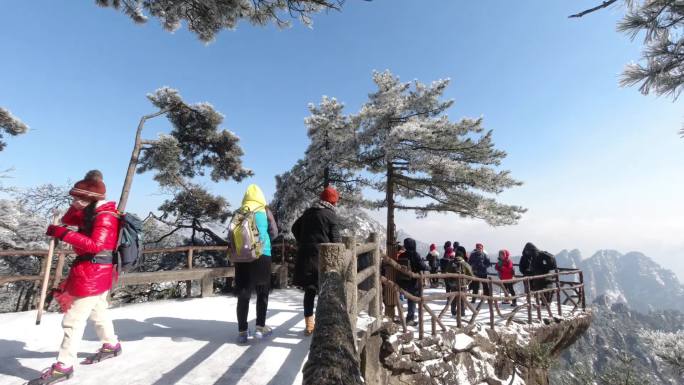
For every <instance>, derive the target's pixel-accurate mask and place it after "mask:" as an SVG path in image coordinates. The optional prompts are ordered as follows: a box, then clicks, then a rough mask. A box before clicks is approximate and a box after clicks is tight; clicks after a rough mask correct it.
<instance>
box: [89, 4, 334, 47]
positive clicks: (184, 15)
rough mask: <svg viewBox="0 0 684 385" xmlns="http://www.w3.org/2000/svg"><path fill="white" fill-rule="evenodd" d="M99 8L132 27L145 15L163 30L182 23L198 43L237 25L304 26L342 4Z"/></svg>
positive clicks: (150, 5) (177, 5) (134, 5)
mask: <svg viewBox="0 0 684 385" xmlns="http://www.w3.org/2000/svg"><path fill="white" fill-rule="evenodd" d="M95 2H96V3H97V4H98V5H100V6H102V7H113V8H116V9H119V10H121V11H122V12H123V13H124V14H126V15H127V16H129V17H130V18H131V19H132V20H133V21H134V22H136V23H145V22H146V21H147V19H148V16H147V15H150V16H152V17H154V18H157V19H159V21H161V23H162V25H163V26H164V29H166V30H168V31H175V30H177V29H178V28H179V27H180V26H181V23H182V22H185V23H187V25H188V29H189V30H190V31H192V32H194V33H195V34H196V35H197V36H198V37H199V38H200V39H201V40H202V41H205V42H208V41H211V40H213V39H214V37H215V36H216V34H217V33H218V32H219V31H221V30H222V29H229V30H232V29H235V28H237V25H238V23H239V22H240V21H247V22H249V23H251V24H253V25H258V26H264V25H268V24H271V23H273V24H276V25H277V26H279V27H281V28H284V27H287V26H289V25H290V22H289V21H288V20H287V19H286V18H288V17H292V18H298V19H299V20H301V22H302V23H304V24H305V25H307V26H310V25H311V24H312V20H311V17H312V16H313V15H314V14H315V13H317V12H320V11H323V10H331V9H334V10H339V9H340V7H341V5H342V3H343V0H96V1H95Z"/></svg>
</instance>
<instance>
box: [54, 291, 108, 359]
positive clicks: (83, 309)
mask: <svg viewBox="0 0 684 385" xmlns="http://www.w3.org/2000/svg"><path fill="white" fill-rule="evenodd" d="M107 294H109V291H105V292H104V293H102V294H98V295H93V296H89V297H78V298H77V299H76V300H74V303H73V304H72V305H71V308H70V309H69V310H68V311H67V313H66V314H65V315H64V319H63V320H62V328H63V329H64V339H62V346H61V347H60V349H59V355H58V356H57V361H59V362H61V363H63V364H64V366H66V367H69V366H73V365H74V363H75V362H76V354H77V353H78V346H79V345H80V344H81V339H83V332H84V330H85V326H86V322H87V321H88V318H90V319H91V320H92V321H93V322H94V323H95V332H96V333H97V336H98V338H99V339H100V341H101V342H102V343H107V344H112V345H116V344H117V343H118V338H117V337H116V334H114V325H113V324H112V320H111V318H109V312H108V311H107V307H108V306H109V304H108V303H107Z"/></svg>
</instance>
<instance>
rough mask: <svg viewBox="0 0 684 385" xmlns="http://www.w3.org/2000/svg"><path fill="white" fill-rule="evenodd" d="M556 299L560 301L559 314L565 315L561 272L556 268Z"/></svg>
mask: <svg viewBox="0 0 684 385" xmlns="http://www.w3.org/2000/svg"><path fill="white" fill-rule="evenodd" d="M556 301H558V305H557V307H558V316H559V317H562V316H563V309H562V308H561V286H560V274H559V272H558V269H557V268H556Z"/></svg>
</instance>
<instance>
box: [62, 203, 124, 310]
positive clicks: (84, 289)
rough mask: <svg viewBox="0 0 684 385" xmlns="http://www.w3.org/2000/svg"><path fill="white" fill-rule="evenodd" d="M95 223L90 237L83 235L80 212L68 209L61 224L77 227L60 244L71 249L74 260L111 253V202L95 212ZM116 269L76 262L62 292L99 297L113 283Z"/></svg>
mask: <svg viewBox="0 0 684 385" xmlns="http://www.w3.org/2000/svg"><path fill="white" fill-rule="evenodd" d="M95 215H96V216H95V220H94V222H93V226H92V231H91V233H90V235H88V234H85V230H84V229H83V226H84V219H85V218H84V211H83V210H77V209H74V208H73V207H71V208H69V211H67V213H66V214H64V217H63V218H62V223H64V224H65V225H69V226H78V232H76V231H72V232H69V233H67V234H66V235H65V236H64V239H63V241H64V242H66V243H68V244H70V245H72V246H73V247H74V251H75V252H76V254H77V255H78V256H87V255H95V254H97V253H100V252H103V251H113V250H114V249H115V248H116V245H117V241H118V237H119V216H118V214H117V211H116V204H115V203H114V202H107V203H105V204H103V205H101V206H99V207H97V208H96V209H95ZM116 274H117V273H116V269H114V268H113V267H112V264H111V263H93V262H91V261H90V260H77V261H76V262H75V263H74V264H73V266H71V270H70V271H69V276H68V277H67V279H66V281H65V282H64V284H63V286H62V288H63V290H64V292H65V293H67V294H69V295H71V296H74V297H86V296H91V295H97V294H102V293H104V292H105V291H107V290H109V289H111V287H112V283H113V282H116V279H117V278H118V277H117V276H116Z"/></svg>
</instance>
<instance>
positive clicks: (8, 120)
mask: <svg viewBox="0 0 684 385" xmlns="http://www.w3.org/2000/svg"><path fill="white" fill-rule="evenodd" d="M26 131H28V126H27V125H26V124H25V123H24V122H22V121H21V120H19V118H17V117H16V116H14V115H12V113H10V112H9V111H8V110H6V109H4V108H2V107H0V151H2V150H3V149H4V148H5V146H6V145H7V143H5V142H3V141H2V135H3V133H6V134H9V135H12V136H17V135H20V134H24V133H26Z"/></svg>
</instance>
